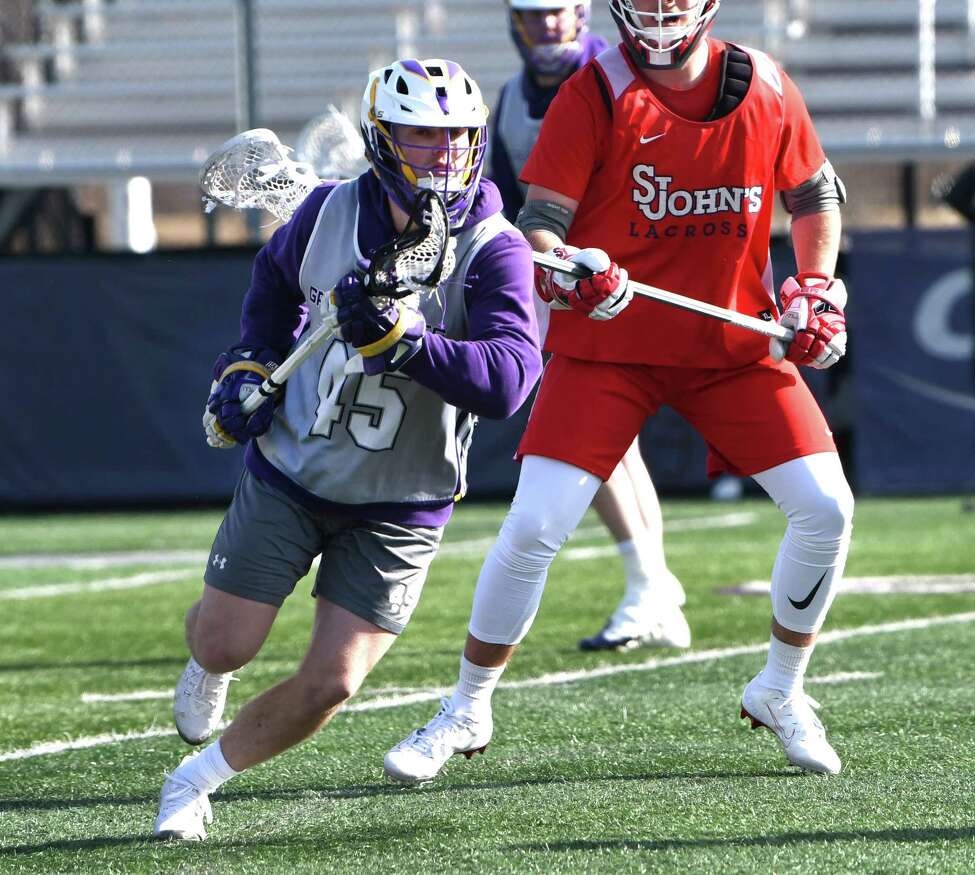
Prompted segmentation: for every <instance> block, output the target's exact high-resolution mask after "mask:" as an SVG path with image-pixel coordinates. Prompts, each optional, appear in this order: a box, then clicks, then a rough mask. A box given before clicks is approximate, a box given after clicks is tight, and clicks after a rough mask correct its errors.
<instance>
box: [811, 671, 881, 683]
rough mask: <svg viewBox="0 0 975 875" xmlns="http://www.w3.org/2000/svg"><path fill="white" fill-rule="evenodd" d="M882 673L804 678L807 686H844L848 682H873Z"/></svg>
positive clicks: (852, 673) (846, 672)
mask: <svg viewBox="0 0 975 875" xmlns="http://www.w3.org/2000/svg"><path fill="white" fill-rule="evenodd" d="M883 676H884V673H883V672H882V671H838V672H837V673H836V674H824V675H821V676H820V677H817V678H806V683H807V684H845V683H848V682H850V681H875V680H876V679H877V678H882V677H883Z"/></svg>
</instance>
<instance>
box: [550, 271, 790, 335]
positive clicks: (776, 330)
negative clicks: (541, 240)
mask: <svg viewBox="0 0 975 875" xmlns="http://www.w3.org/2000/svg"><path fill="white" fill-rule="evenodd" d="M532 261H534V262H535V264H539V265H541V266H542V267H547V268H548V269H549V270H557V271H559V272H560V273H567V274H571V275H572V276H574V277H577V278H578V279H585V278H586V277H589V276H592V271H590V270H587V269H586V268H584V267H582V266H580V265H578V264H573V263H572V262H571V261H565V260H564V259H561V258H557V257H556V256H554V255H549V254H548V253H543V252H533V253H532ZM629 285H630V288H631V289H632V290H633V293H634V294H635V295H640V296H641V297H644V298H650V299H651V300H654V301H661V302H663V303H664V304H670V306H671V307H679V308H680V309H681V310H690V311H691V312H692V313H698V314H700V315H701V316H707V317H708V318H710V319H717V320H719V321H721V322H730V323H731V324H732V325H737V326H738V327H739V328H747V329H748V330H749V331H755V332H757V333H758V334H764V335H765V336H766V337H775V338H778V339H779V340H784V341H786V342H787V343H791V342H792V339H793V338H794V337H795V334H794V332H793V331H792V330H791V329H790V328H786V327H785V326H784V325H779V323H778V322H766V321H764V320H763V319H759V318H757V317H755V316H748V315H746V314H745V313H739V312H738V311H737V310H727V309H725V308H724V307H719V306H717V305H716V304H708V303H707V302H706V301H698V300H696V299H695V298H688V297H686V296H685V295H678V294H677V292H668V291H666V290H665V289H658V288H654V287H653V286H647V285H644V284H643V283H638V282H634V281H633V280H630V284H629Z"/></svg>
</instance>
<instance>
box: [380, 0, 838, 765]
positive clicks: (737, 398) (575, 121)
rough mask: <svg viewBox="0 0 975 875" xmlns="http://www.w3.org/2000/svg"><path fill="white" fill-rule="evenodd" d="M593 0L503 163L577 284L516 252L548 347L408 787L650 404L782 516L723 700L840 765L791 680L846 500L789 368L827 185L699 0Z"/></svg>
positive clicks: (785, 114)
mask: <svg viewBox="0 0 975 875" xmlns="http://www.w3.org/2000/svg"><path fill="white" fill-rule="evenodd" d="M609 5H610V10H611V12H612V14H613V17H614V18H615V20H616V24H617V26H618V29H619V31H620V36H621V38H622V39H621V42H620V44H619V45H618V46H615V47H613V48H611V49H608V50H607V51H605V52H603V53H602V54H601V55H599V57H597V58H596V59H595V60H594V61H593V62H592V63H590V64H588V65H587V66H586V67H584V68H583V69H582V70H580V71H579V72H578V73H577V74H576V75H575V76H573V77H572V78H571V79H570V80H569V81H568V82H566V83H565V84H564V85H563V86H562V88H561V89H560V91H559V94H558V96H557V97H556V98H555V100H554V102H553V103H552V106H551V108H550V109H549V111H548V113H547V114H546V116H545V120H544V122H543V124H542V130H541V133H540V136H539V140H538V143H537V144H536V146H535V148H534V149H533V151H532V153H531V156H530V158H529V159H528V162H527V164H526V166H525V168H524V169H523V171H522V179H523V180H524V181H525V182H527V183H528V184H529V186H530V187H529V190H528V196H527V202H526V205H525V207H524V209H523V210H522V211H521V213H520V215H519V220H518V224H519V226H520V227H521V229H522V230H523V231H524V232H525V233H526V235H527V237H528V239H529V242H531V244H532V246H533V247H534V248H535V249H536V250H538V251H551V250H554V251H556V252H558V253H562V254H564V255H565V256H566V257H568V258H569V260H571V261H573V262H575V263H576V264H578V265H582V266H584V267H586V268H588V269H589V270H590V271H591V273H592V275H591V277H590V278H588V279H579V280H576V279H575V278H574V277H572V276H569V275H566V274H564V273H552V272H549V271H548V270H545V269H540V268H539V267H537V266H536V290H537V292H538V294H539V295H540V296H541V297H542V298H543V299H544V300H547V301H548V302H549V303H550V305H551V308H552V310H551V325H550V327H549V331H548V335H547V340H546V344H545V346H546V349H547V350H549V351H550V352H551V353H552V354H553V355H552V359H551V360H550V361H549V363H548V365H547V366H546V368H545V373H544V375H543V377H542V382H541V387H540V389H539V393H538V398H537V400H536V402H535V406H534V409H533V411H532V415H531V419H530V421H529V424H528V428H527V430H526V433H525V435H524V437H523V439H522V442H521V446H520V448H519V453H520V455H521V457H522V460H523V461H522V469H521V477H520V480H519V484H518V490H517V495H516V497H515V500H514V503H513V505H512V508H511V511H510V512H509V514H508V516H507V518H506V519H505V521H504V524H503V525H502V528H501V532H500V534H499V536H498V540H497V542H496V543H495V545H494V547H493V548H492V550H491V551H490V553H489V554H488V557H487V559H486V561H485V563H484V566H483V568H482V570H481V575H480V578H479V580H478V585H477V590H476V592H475V596H474V605H473V610H472V615H471V622H470V628H469V635H468V639H467V646H466V649H465V652H464V656H463V658H462V660H461V671H460V678H459V682H458V685H457V688H456V690H455V692H454V694H453V696H452V697H451V698H449V699H445V700H444V704H443V707H442V709H441V711H440V712H439V713H438V714H437V715H436V717H434V719H433V720H432V721H431V722H430V723H428V724H427V725H426V726H425V727H423V728H422V729H419V730H417V731H416V732H414V733H413V734H412V735H411V736H410V737H409V738H407V739H406V740H405V741H403V742H402V743H400V744H399V745H397V746H396V747H395V748H393V750H391V751H390V752H389V753H388V754H387V756H386V762H385V766H386V772H387V775H388V776H389V777H390V778H391V779H393V780H399V781H404V782H415V781H421V780H426V779H429V778H431V777H433V776H434V775H436V774H437V772H438V771H439V770H440V768H441V767H442V766H443V764H444V763H445V762H446V760H447V759H448V758H449V756H450V755H451V754H453V753H463V752H470V751H471V750H479V749H482V748H483V747H484V746H485V745H486V744H487V743H488V741H489V740H490V738H491V733H492V721H491V707H490V698H491V694H492V692H493V690H494V688H495V686H496V684H497V683H498V680H499V678H500V676H501V673H502V671H503V669H504V666H505V663H506V662H507V661H508V659H509V658H510V656H511V654H512V653H513V651H514V649H515V646H516V645H517V644H518V643H519V642H520V641H521V640H522V638H523V637H524V635H525V634H526V633H527V631H528V628H529V627H530V625H531V623H532V620H533V619H534V617H535V613H536V611H537V609H538V606H539V602H540V600H541V595H542V590H543V587H544V584H545V578H546V575H547V573H548V568H549V565H550V564H551V562H552V560H553V558H554V557H555V555H556V553H557V552H558V549H559V547H560V546H561V545H562V544H563V543H564V541H565V539H566V538H567V537H568V536H569V535H570V534H571V532H572V531H573V529H574V528H575V527H576V526H577V525H578V523H579V520H580V519H581V517H582V515H583V513H584V512H585V510H586V508H587V507H588V505H589V502H590V501H591V500H592V497H593V495H594V494H595V492H596V490H597V489H598V488H599V485H600V483H602V482H603V481H604V480H605V479H606V478H607V477H608V476H609V475H610V474H611V472H612V471H613V469H614V468H615V466H616V465H617V463H618V462H619V460H620V457H621V456H622V455H623V453H624V452H625V450H626V448H627V447H628V446H630V444H631V442H632V440H633V436H634V435H635V434H636V433H637V430H638V429H639V428H640V426H641V425H642V424H643V422H644V420H645V418H646V417H647V416H648V415H651V414H653V413H654V412H655V411H656V410H657V408H658V407H659V406H660V405H661V404H669V405H670V406H672V407H673V408H674V409H676V410H677V411H678V412H679V413H680V414H681V415H683V416H684V417H685V418H686V419H687V420H689V421H690V423H691V424H692V425H694V426H695V427H696V428H697V429H698V431H700V433H701V434H702V435H703V437H704V438H705V440H706V441H707V443H708V446H709V449H710V458H709V469H710V471H711V473H712V474H714V473H718V472H721V471H728V472H731V473H733V474H738V475H742V476H751V477H753V478H754V479H755V480H756V481H757V483H758V484H759V485H760V486H761V487H762V488H763V489H764V490H765V491H766V492H767V493H768V494H769V496H770V497H771V498H772V500H773V501H774V502H775V503H776V505H777V506H778V507H779V509H780V510H781V511H782V512H783V514H784V515H785V517H786V522H787V525H786V531H785V536H784V538H783V540H782V543H781V546H780V548H779V552H778V556H777V557H776V560H775V564H774V567H773V569H772V615H773V619H772V637H771V646H770V649H769V654H768V659H767V662H766V665H765V666H764V668H762V670H761V671H759V672H758V674H757V675H756V676H755V677H754V678H753V679H752V680H751V681H749V682H748V683H747V685H746V686H745V688H744V692H743V694H742V699H741V715H742V716H743V717H748V718H750V719H751V720H752V725H753V726H758V725H765V726H767V727H768V728H769V729H770V730H772V732H773V733H774V734H775V735H776V737H777V738H778V740H779V742H780V744H781V745H782V748H783V750H784V752H785V756H786V758H787V759H788V761H789V762H790V763H793V764H795V765H797V766H799V767H800V768H802V769H804V770H808V771H812V772H821V773H829V774H835V773H837V772H839V770H840V760H839V757H838V756H837V754H836V752H835V751H834V750H833V748H832V747H831V746H830V744H829V742H828V741H827V739H826V733H825V730H824V728H823V726H822V724H821V723H820V721H819V720H818V718H817V716H816V713H815V711H814V708H816V707H817V704H816V703H815V702H814V701H813V700H812V699H811V698H810V697H809V696H807V695H806V693H805V692H804V690H803V676H804V674H805V671H806V666H807V664H808V662H809V659H810V656H811V655H812V651H813V645H814V642H815V639H816V634H817V632H818V631H819V629H820V627H821V626H822V624H823V621H824V619H825V617H826V612H827V610H828V608H829V606H830V603H831V602H832V600H833V597H834V595H835V594H836V591H837V588H838V586H839V583H840V579H841V576H842V573H843V567H844V564H845V561H846V556H847V552H848V549H849V543H850V535H851V530H852V515H853V497H852V494H851V492H850V488H849V486H848V485H847V482H846V478H845V476H844V474H843V470H842V467H841V465H840V461H839V456H838V455H837V452H836V447H835V445H834V443H833V438H832V434H831V432H830V430H829V427H828V425H827V424H826V421H825V419H824V417H823V415H822V413H821V412H820V410H819V408H818V406H817V405H816V402H815V401H814V399H813V397H812V395H811V393H810V392H809V390H808V389H807V387H806V385H805V383H804V382H803V379H802V377H801V376H800V374H799V370H798V366H809V367H815V368H826V367H829V366H830V365H832V364H834V363H835V362H836V361H838V360H839V358H840V357H841V356H842V355H843V354H844V352H845V348H846V326H845V320H844V315H843V307H844V305H845V298H846V292H845V290H844V287H843V283H842V281H841V280H838V279H835V278H834V277H833V269H834V266H835V263H836V257H837V252H838V248H839V239H840V214H839V206H840V204H841V202H842V201H843V200H844V199H845V195H844V191H843V187H842V184H841V183H840V181H839V180H838V179H837V177H836V174H835V173H834V172H833V169H832V167H831V166H830V164H829V162H828V161H827V160H826V157H825V155H824V154H823V150H822V148H821V146H820V144H819V140H818V138H817V137H816V134H815V131H814V130H813V126H812V123H811V121H810V119H809V115H808V113H807V111H806V108H805V105H804V103H803V101H802V98H801V96H800V94H799V92H798V90H797V89H796V87H795V85H794V84H793V83H792V82H791V81H790V80H789V78H788V77H787V76H786V75H785V74H784V73H783V72H782V70H781V69H780V68H779V67H778V66H777V65H776V63H775V62H774V61H773V60H772V59H771V58H769V57H768V56H767V55H765V54H763V53H761V52H757V51H754V50H752V49H745V48H741V47H738V46H735V45H733V44H730V43H726V42H722V41H719V40H717V39H711V38H709V37H708V30H709V28H710V25H711V22H712V20H713V18H714V15H715V13H716V12H717V9H718V0H609ZM775 192H779V193H780V195H781V197H782V199H783V202H784V204H785V206H786V208H787V209H788V210H789V211H790V212H791V214H792V242H793V248H794V250H795V256H796V262H797V264H798V267H799V273H798V275H797V276H795V277H791V278H789V279H787V280H785V283H784V284H783V285H782V287H781V292H780V294H781V310H780V309H779V308H778V307H777V305H776V302H775V297H774V289H773V285H772V275H771V264H770V262H769V254H768V248H769V233H770V227H771V222H772V207H773V197H774V195H775ZM577 247H580V248H577ZM627 271H629V275H630V276H632V277H633V278H634V280H638V281H640V282H644V283H649V284H652V285H654V286H658V287H662V288H667V289H672V290H674V291H678V292H681V293H683V294H685V295H689V296H691V297H695V298H698V299H700V300H702V301H707V302H710V303H713V304H718V305H721V306H723V307H726V308H731V309H735V310H738V311H740V312H742V313H747V314H750V315H752V316H758V317H764V318H766V319H769V320H772V319H778V320H779V322H781V323H782V324H783V325H786V326H788V327H790V328H791V329H794V331H795V335H794V340H793V341H792V342H791V343H788V344H786V343H784V342H782V341H779V340H773V341H771V342H770V341H769V340H768V339H766V338H764V337H762V336H761V335H759V334H757V333H750V332H747V331H743V330H741V329H739V328H736V327H734V326H731V325H728V324H726V323H723V322H719V321H710V320H706V319H703V318H701V317H700V316H699V315H696V314H694V313H689V312H685V311H683V310H677V309H673V308H670V307H668V306H667V305H665V304H662V303H659V302H656V301H650V300H646V299H643V298H639V299H637V300H636V301H633V302H632V303H631V300H632V298H631V295H630V294H629V293H628V289H627V282H628V275H627ZM580 410H584V411H586V413H587V415H586V416H585V417H580V416H579V411H580Z"/></svg>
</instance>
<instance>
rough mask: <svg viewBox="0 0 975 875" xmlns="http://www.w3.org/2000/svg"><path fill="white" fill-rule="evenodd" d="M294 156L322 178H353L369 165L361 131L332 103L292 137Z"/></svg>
mask: <svg viewBox="0 0 975 875" xmlns="http://www.w3.org/2000/svg"><path fill="white" fill-rule="evenodd" d="M295 157H296V158H297V159H298V160H299V161H303V162H304V163H306V164H308V165H309V166H311V168H312V169H313V170H314V171H315V173H317V174H318V176H319V177H321V178H322V179H352V178H354V177H356V176H358V175H359V174H360V173H362V172H363V171H364V170H365V169H366V167H367V166H368V164H367V162H366V159H365V155H364V154H363V148H362V135H361V134H360V133H359V131H358V130H357V129H356V127H355V125H354V124H352V122H351V121H349V118H348V116H347V115H346V114H345V113H344V112H342V110H340V109H338V108H337V107H335V106H332V105H329V106H327V107H325V112H323V113H322V114H321V115H319V116H315V118H313V119H312V120H311V121H310V122H308V124H306V125H305V126H304V128H302V130H301V133H300V134H298V139H297V140H296V141H295Z"/></svg>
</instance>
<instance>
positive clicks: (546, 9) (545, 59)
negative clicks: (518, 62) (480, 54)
mask: <svg viewBox="0 0 975 875" xmlns="http://www.w3.org/2000/svg"><path fill="white" fill-rule="evenodd" d="M553 12H557V13H558V14H557V16H555V17H554V19H552V18H551V16H552V13H553ZM591 13H592V3H591V0H582V2H580V3H574V2H572V0H565V2H564V3H561V4H560V3H558V2H557V0H508V29H509V30H510V32H511V39H512V40H513V41H514V44H515V48H516V49H518V54H519V55H521V59H522V61H523V62H524V64H525V66H526V67H527V68H528V69H529V70H530V71H531V72H532V73H534V74H536V75H539V76H560V77H565V76H568V75H569V74H570V73H571V72H573V71H574V70H575V69H576V67H578V66H579V63H580V62H581V60H582V58H583V55H584V54H585V51H586V34H587V33H588V32H589V18H590V15H591ZM553 21H554V23H553Z"/></svg>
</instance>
